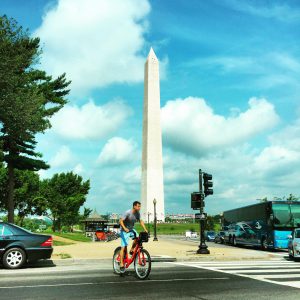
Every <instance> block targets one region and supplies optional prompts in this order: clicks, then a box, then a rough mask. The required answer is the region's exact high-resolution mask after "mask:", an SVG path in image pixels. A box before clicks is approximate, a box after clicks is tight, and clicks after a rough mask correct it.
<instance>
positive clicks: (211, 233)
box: [205, 231, 216, 242]
mask: <svg viewBox="0 0 300 300" xmlns="http://www.w3.org/2000/svg"><path fill="white" fill-rule="evenodd" d="M215 236H216V233H215V232H214V231H207V232H206V234H205V239H206V240H207V241H208V242H213V241H214V240H215Z"/></svg>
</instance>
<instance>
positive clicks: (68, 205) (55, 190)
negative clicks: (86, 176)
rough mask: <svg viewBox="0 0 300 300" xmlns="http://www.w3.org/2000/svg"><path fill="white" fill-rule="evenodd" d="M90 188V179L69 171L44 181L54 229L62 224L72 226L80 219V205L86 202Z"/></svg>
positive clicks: (44, 192) (59, 228) (43, 189)
mask: <svg viewBox="0 0 300 300" xmlns="http://www.w3.org/2000/svg"><path fill="white" fill-rule="evenodd" d="M89 189H90V181H89V180H87V181H83V179H82V177H81V176H79V175H76V174H74V173H73V172H69V173H60V174H55V175H53V177H52V178H51V179H46V180H44V181H43V183H42V194H43V195H44V197H45V198H46V199H47V203H48V208H49V210H50V211H51V218H52V221H53V231H56V230H59V231H60V230H61V228H62V226H69V227H72V226H73V225H74V224H76V223H77V222H78V221H79V219H80V215H79V210H80V207H81V206H82V205H83V204H84V203H85V201H86V196H87V194H88V192H89Z"/></svg>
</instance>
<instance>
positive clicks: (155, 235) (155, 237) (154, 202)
mask: <svg viewBox="0 0 300 300" xmlns="http://www.w3.org/2000/svg"><path fill="white" fill-rule="evenodd" d="M153 204H154V239H153V241H158V239H157V232H156V223H157V219H156V199H154V200H153Z"/></svg>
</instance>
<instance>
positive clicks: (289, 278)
mask: <svg viewBox="0 0 300 300" xmlns="http://www.w3.org/2000/svg"><path fill="white" fill-rule="evenodd" d="M0 277H1V280H0V299H222V300H226V299H239V300H240V299H243V300H246V299H270V298H272V299H285V300H288V299H299V292H300V290H299V288H300V284H299V283H300V263H295V262H289V261H286V260H284V259H282V258H278V259H277V260H274V261H265V262H263V261H251V262H245V261H244V262H177V263H154V264H153V269H152V272H151V276H150V278H149V279H148V280H145V281H140V280H137V279H136V278H135V276H134V273H133V270H131V271H129V272H128V274H127V275H126V276H124V277H120V276H117V275H114V274H113V273H112V268H111V263H110V262H109V261H103V262H102V263H101V264H99V265H95V264H93V265H92V264H84V265H70V266H56V267H37V268H27V269H22V270H14V271H10V270H3V269H0ZM293 286H294V287H293ZM298 287H299V288H298Z"/></svg>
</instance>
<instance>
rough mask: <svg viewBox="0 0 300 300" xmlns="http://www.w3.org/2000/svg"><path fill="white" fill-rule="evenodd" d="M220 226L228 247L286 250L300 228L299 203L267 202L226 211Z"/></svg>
mask: <svg viewBox="0 0 300 300" xmlns="http://www.w3.org/2000/svg"><path fill="white" fill-rule="evenodd" d="M222 223H223V228H225V227H226V228H227V230H226V235H225V242H227V243H229V244H232V245H235V246H236V245H248V246H260V247H261V248H262V249H263V250H266V249H287V248H288V240H289V236H290V235H291V233H292V230H293V229H294V228H298V227H300V202H290V201H266V202H261V203H257V204H254V205H249V206H245V207H241V208H237V209H232V210H228V211H225V212H224V213H223V220H222Z"/></svg>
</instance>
